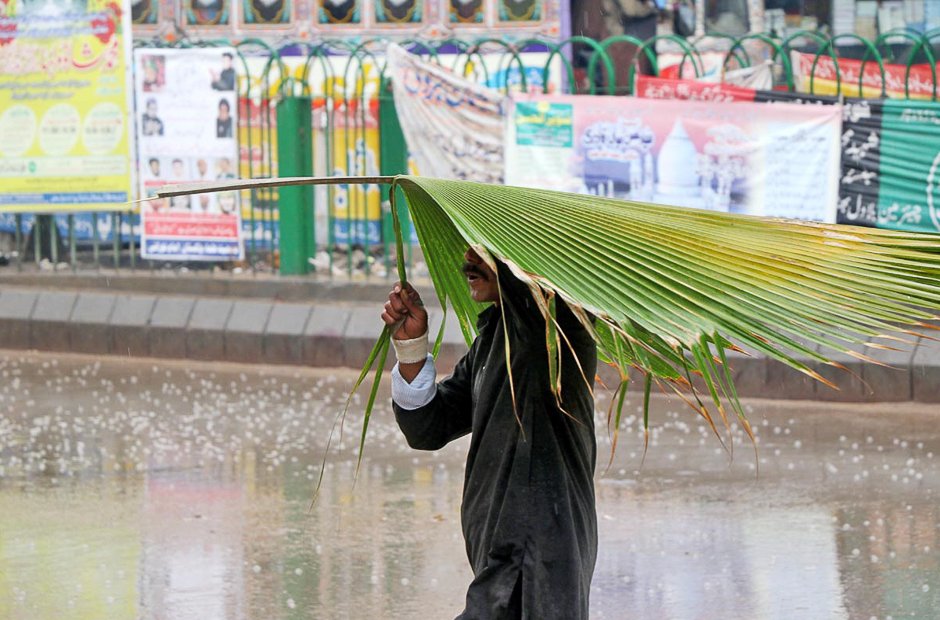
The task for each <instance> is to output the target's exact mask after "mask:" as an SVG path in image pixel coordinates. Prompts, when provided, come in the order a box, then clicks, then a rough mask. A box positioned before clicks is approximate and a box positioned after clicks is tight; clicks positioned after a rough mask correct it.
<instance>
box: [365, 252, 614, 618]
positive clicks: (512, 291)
mask: <svg viewBox="0 0 940 620" xmlns="http://www.w3.org/2000/svg"><path fill="white" fill-rule="evenodd" d="M464 258H465V260H466V263H465V264H464V267H463V271H464V274H465V275H466V276H467V282H468V285H469V286H470V294H471V297H473V299H474V300H475V301H478V302H483V303H486V302H492V304H493V305H491V306H490V307H489V308H487V309H486V310H484V311H483V312H482V313H480V315H479V319H478V323H477V328H478V331H479V334H478V336H477V338H476V339H475V340H474V342H473V344H472V345H471V347H470V350H469V352H468V353H467V354H466V355H465V356H464V357H463V358H462V359H461V360H460V361H459V362H458V363H457V365H456V367H455V368H454V371H453V374H452V375H451V376H450V377H448V378H447V379H445V380H443V381H441V382H440V383H436V371H435V368H434V360H433V358H432V357H431V356H430V355H428V353H427V351H428V342H427V332H428V316H427V312H426V311H425V309H424V307H423V305H422V304H421V299H420V297H419V295H418V293H417V292H416V291H415V290H414V289H413V288H412V287H411V286H409V285H406V287H405V288H402V286H401V285H400V284H399V285H396V286H395V288H394V289H393V290H392V292H391V294H390V295H389V299H388V302H386V304H385V311H384V313H383V314H382V319H383V320H384V321H385V323H386V324H387V325H390V326H394V325H396V324H398V323H399V322H400V326H399V327H398V329H397V331H395V332H394V333H393V334H392V337H393V340H392V342H393V344H394V346H395V350H396V354H397V356H398V364H397V365H396V366H395V368H394V370H393V371H392V399H393V407H394V410H395V417H396V419H397V421H398V424H399V426H400V427H401V429H402V432H403V433H404V435H405V437H406V439H407V440H408V444H409V445H410V446H411V447H413V448H416V449H419V450H437V449H439V448H441V447H443V446H444V445H445V444H447V443H448V442H450V441H452V440H454V439H456V438H458V437H462V436H463V435H466V434H468V433H470V434H471V440H470V450H469V454H468V457H467V467H466V473H465V479H464V489H463V503H462V506H461V522H462V526H463V533H464V538H465V540H466V546H467V554H468V557H469V559H470V564H471V566H472V568H473V575H474V579H473V582H472V583H471V584H470V587H469V589H468V591H467V600H466V607H465V609H464V611H463V612H462V613H461V614H460V616H458V618H459V619H460V620H470V619H474V620H476V619H480V620H483V619H487V620H490V619H511V618H538V619H539V620H551V619H555V618H557V619H559V620H578V619H584V620H587V618H588V599H589V593H590V585H591V577H592V575H593V572H594V563H595V558H596V555H597V518H596V511H595V506H594V483H593V475H594V464H595V458H596V443H595V438H594V415H593V414H594V400H593V395H592V393H591V389H590V388H589V386H588V384H587V382H586V381H585V377H591V378H593V377H594V374H595V370H596V365H597V353H596V347H595V344H594V341H593V340H592V338H591V336H590V334H589V333H588V332H587V330H585V329H584V327H583V326H582V325H581V324H580V323H579V321H578V319H577V318H576V317H575V316H574V315H573V314H572V313H571V311H570V310H569V309H568V308H567V306H565V304H564V303H562V302H559V303H558V310H557V313H556V317H557V323H558V326H559V327H560V328H561V330H562V331H563V332H564V335H565V337H566V339H567V341H568V342H570V347H569V346H567V345H563V346H562V349H563V352H562V358H561V370H560V375H561V377H560V380H561V385H562V389H561V394H562V398H561V401H560V402H559V401H558V400H557V399H556V398H555V395H554V394H553V393H552V389H551V385H550V379H549V377H550V372H549V366H548V355H547V354H546V344H545V343H546V337H545V334H546V325H545V318H544V317H543V314H542V312H540V310H539V308H538V307H537V305H536V302H535V300H534V299H533V298H532V296H531V293H530V292H529V289H528V287H527V286H526V285H525V284H524V283H523V282H521V281H520V280H518V279H517V278H515V277H514V276H513V275H512V274H511V273H510V271H509V269H508V268H506V267H505V265H502V264H498V265H497V269H498V277H497V273H496V272H494V271H493V270H492V269H491V268H490V267H489V266H488V265H487V264H486V263H485V262H484V261H483V259H482V258H481V257H480V256H479V255H478V254H477V253H476V252H474V251H473V250H468V251H467V253H466V254H465V257H464ZM507 346H508V348H509V355H507V349H506V347H507ZM572 351H574V354H576V355H577V360H575V359H574V357H573V354H572ZM507 357H508V358H510V359H511V362H510V366H511V369H512V377H511V378H510V373H509V371H508V370H507V367H506V362H507ZM582 373H583V374H582Z"/></svg>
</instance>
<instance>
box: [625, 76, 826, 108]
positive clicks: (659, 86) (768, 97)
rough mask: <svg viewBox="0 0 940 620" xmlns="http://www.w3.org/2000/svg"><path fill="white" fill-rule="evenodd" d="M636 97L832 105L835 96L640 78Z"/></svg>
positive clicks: (690, 81)
mask: <svg viewBox="0 0 940 620" xmlns="http://www.w3.org/2000/svg"><path fill="white" fill-rule="evenodd" d="M636 96H637V97H644V98H647V99H682V100H685V101H712V102H716V103H719V102H733V101H751V102H758V103H801V104H811V105H835V104H837V103H839V99H838V98H837V97H823V96H819V95H808V94H806V93H800V92H789V91H786V90H754V89H751V88H742V87H740V86H732V85H730V84H712V83H708V82H699V81H697V80H679V79H667V78H658V77H651V76H648V75H641V76H638V77H637V80H636Z"/></svg>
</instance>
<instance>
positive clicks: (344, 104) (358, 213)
mask: <svg viewBox="0 0 940 620" xmlns="http://www.w3.org/2000/svg"><path fill="white" fill-rule="evenodd" d="M327 106H331V107H332V122H333V133H332V136H331V138H330V139H331V140H332V151H333V152H332V169H331V170H330V171H329V174H330V175H332V176H378V175H379V174H380V172H379V101H378V99H367V100H365V101H363V100H360V99H350V100H349V101H343V100H339V99H334V100H331V101H328V100H324V99H315V100H314V102H313V126H314V127H327V126H328V122H327V120H328V119H327V116H326V114H327V109H328V108H327ZM327 144H328V143H327ZM315 159H316V157H315ZM331 207H332V217H333V229H332V231H331V233H332V235H333V243H339V244H353V245H376V244H379V243H382V193H381V188H380V187H379V186H378V185H338V186H336V187H335V188H334V190H333V204H332V205H331Z"/></svg>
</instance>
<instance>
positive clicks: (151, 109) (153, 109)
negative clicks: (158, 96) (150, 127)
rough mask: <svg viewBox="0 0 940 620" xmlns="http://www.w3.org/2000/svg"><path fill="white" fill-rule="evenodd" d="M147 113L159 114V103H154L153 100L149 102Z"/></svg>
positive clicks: (151, 114)
mask: <svg viewBox="0 0 940 620" xmlns="http://www.w3.org/2000/svg"><path fill="white" fill-rule="evenodd" d="M147 114H149V115H150V116H156V115H157V104H156V103H154V102H153V101H151V102H150V103H148V104H147Z"/></svg>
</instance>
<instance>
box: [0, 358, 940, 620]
mask: <svg viewBox="0 0 940 620" xmlns="http://www.w3.org/2000/svg"><path fill="white" fill-rule="evenodd" d="M353 378H354V377H353V375H352V374H351V373H349V372H347V371H338V372H335V373H331V372H325V371H322V370H309V371H308V370H298V369H282V368H251V367H239V366H223V365H218V364H216V365H193V364H190V363H185V364H184V363H175V362H172V363H158V364H154V363H153V362H152V361H142V360H141V361H138V360H108V361H103V362H96V361H94V360H92V359H90V358H79V357H67V358H58V359H57V358H56V357H54V356H47V355H24V354H21V353H0V618H10V619H16V620H37V619H46V618H49V619H52V618H71V619H77V620H86V619H99V618H109V619H110V618H154V619H164V618H166V619H173V620H176V619H187V618H193V619H197V620H211V619H215V618H219V619H223V618H224V619H228V618H236V619H238V618H259V619H263V620H280V619H292V618H298V619H300V618H357V619H360V618H361V619H365V618H368V619H371V618H396V619H398V618H421V619H425V618H452V617H453V616H454V615H455V614H456V613H457V612H458V611H459V610H460V609H461V607H462V598H463V594H464V589H465V587H466V584H467V583H468V582H469V569H468V567H467V560H466V557H465V554H464V549H463V542H462V539H461V537H460V527H459V513H458V510H459V502H460V489H461V485H462V481H463V479H462V475H463V474H462V472H463V458H464V456H465V454H466V445H467V444H466V440H462V441H460V442H457V443H456V444H455V445H451V446H449V447H448V448H446V449H444V450H442V451H440V452H438V453H418V452H413V451H411V450H409V449H408V448H407V446H406V445H405V442H404V440H403V439H402V438H401V437H400V436H399V434H398V433H397V429H396V428H395V426H394V420H393V418H392V416H391V413H390V411H389V408H388V407H387V406H385V405H383V406H382V407H380V408H378V409H377V410H376V412H375V414H374V416H373V421H372V425H371V427H370V434H369V439H368V441H367V444H366V455H365V459H364V461H363V465H362V469H361V471H360V473H359V477H358V481H357V482H356V485H355V488H353V480H354V474H355V470H356V454H357V449H358V439H359V431H360V428H361V426H360V420H359V416H358V415H357V412H359V411H360V408H357V405H358V407H361V403H354V405H353V407H352V410H351V411H352V413H351V414H350V415H349V417H348V419H347V421H346V424H345V428H344V429H343V436H342V441H338V442H334V444H333V448H332V451H331V456H330V458H329V461H328V464H327V467H326V470H325V472H324V479H323V487H322V491H321V497H320V499H319V500H318V502H317V503H316V505H314V506H313V507H312V508H311V506H310V500H311V497H312V494H313V490H314V488H315V485H316V481H317V478H318V476H319V474H320V462H321V459H322V455H323V450H324V447H325V445H326V439H327V437H328V435H329V429H330V427H331V425H332V423H333V419H334V417H335V415H336V413H337V411H338V410H339V409H340V408H341V403H342V400H343V399H344V397H345V394H346V390H347V389H348V387H349V385H350V382H351V380H352V379H353ZM608 399H609V396H607V395H605V394H603V393H599V401H598V411H599V412H606V410H607V403H608ZM380 400H382V401H384V400H387V392H386V393H385V394H384V395H383V396H380ZM637 405H638V403H637V401H633V402H632V403H630V404H629V405H628V407H629V410H628V411H627V412H626V413H625V417H626V418H627V419H625V421H624V427H623V431H622V435H621V438H620V443H619V446H620V447H619V448H618V450H617V453H616V455H615V458H614V461H613V463H612V464H611V466H610V468H609V469H608V468H607V467H606V465H607V462H606V461H607V458H608V457H609V454H610V451H609V445H610V442H609V440H608V438H607V432H606V428H605V423H604V420H603V419H602V418H603V417H604V416H603V414H600V413H599V415H598V419H599V422H598V437H599V442H600V449H599V455H600V460H601V463H600V467H599V470H598V476H597V495H598V511H599V519H600V540H601V550H600V554H599V558H598V566H597V570H596V573H595V579H594V588H593V593H592V617H593V618H598V619H602V618H603V619H622V618H630V619H634V618H641V619H643V620H683V619H696V620H697V619H702V620H712V619H721V620H754V619H770V620H793V619H803V618H807V619H817V618H819V619H830V618H831V619H855V618H861V619H863V620H868V619H869V618H878V619H879V620H883V619H885V618H887V617H893V618H895V619H899V618H924V619H935V618H937V617H938V611H937V610H940V549H938V546H940V541H938V528H940V508H938V505H937V498H936V494H937V491H938V489H940V486H938V484H940V467H938V460H940V456H935V455H937V454H940V425H938V424H937V422H938V421H940V411H937V410H936V409H937V408H936V407H928V406H924V407H916V406H911V405H907V404H905V405H866V406H858V405H855V406H834V405H821V404H817V403H809V404H801V405H794V404H793V403H774V402H767V401H751V402H749V403H748V410H749V415H750V417H751V421H752V423H753V424H754V426H755V428H756V431H757V435H758V437H759V457H758V458H759V468H760V475H759V477H758V476H756V475H755V474H756V472H755V468H756V466H757V465H758V462H757V461H755V456H754V452H753V450H752V448H751V445H750V444H749V443H748V441H747V440H746V438H745V437H744V436H743V434H742V433H741V432H740V430H739V429H737V427H734V429H733V433H734V458H733V461H731V462H730V463H729V458H728V456H727V454H726V453H725V452H724V450H723V449H722V447H721V445H720V444H719V443H718V441H717V440H716V439H715V437H714V436H713V435H711V434H710V433H711V431H710V430H708V428H707V427H706V426H705V425H704V424H703V423H701V421H700V420H699V419H697V418H695V417H693V415H692V414H691V413H689V412H688V411H687V410H686V409H685V408H684V405H682V404H681V403H676V402H673V401H671V400H668V399H665V398H662V399H660V400H657V401H656V402H655V404H654V408H655V409H654V412H653V415H652V420H653V421H654V424H655V425H656V427H655V429H654V432H653V433H652V437H651V441H650V450H649V453H648V454H647V457H646V460H645V463H643V466H642V469H640V464H641V459H642V456H643V455H642V446H643V442H642V434H641V433H639V430H638V424H639V419H638V418H637V416H636V413H637ZM629 414H633V415H632V416H630V415H629Z"/></svg>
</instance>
